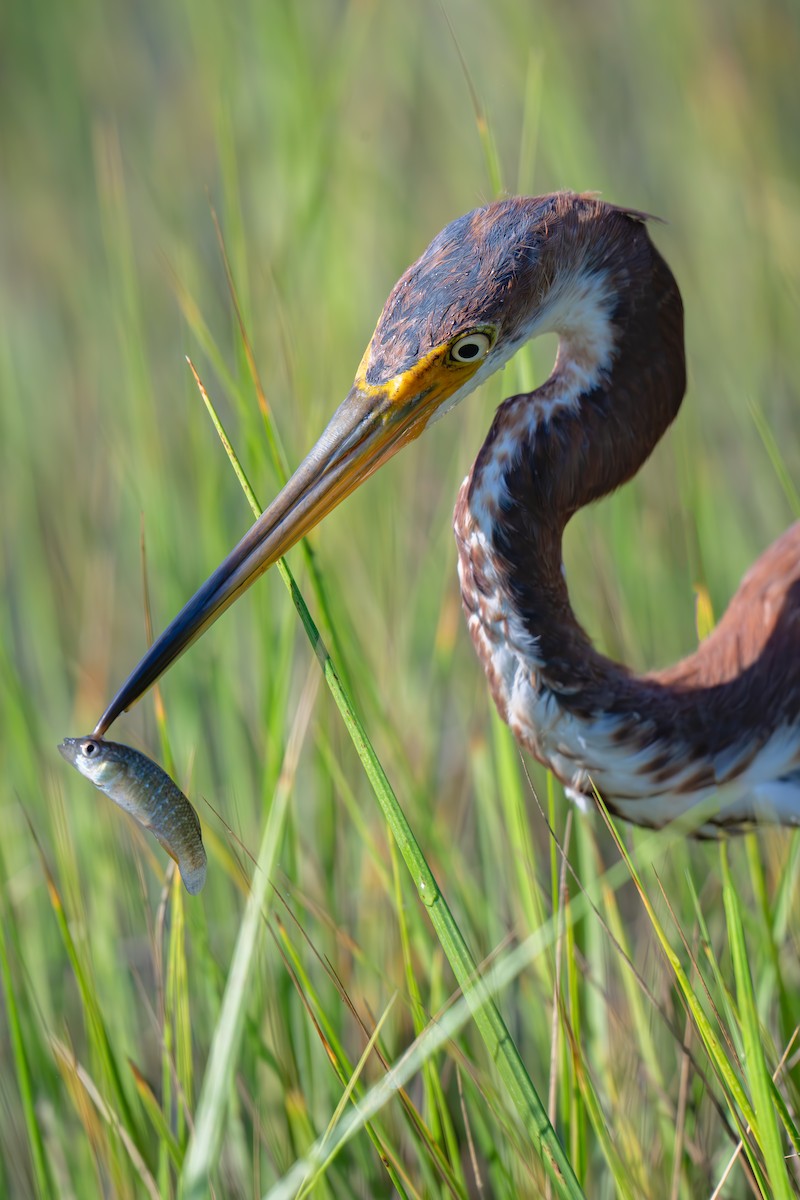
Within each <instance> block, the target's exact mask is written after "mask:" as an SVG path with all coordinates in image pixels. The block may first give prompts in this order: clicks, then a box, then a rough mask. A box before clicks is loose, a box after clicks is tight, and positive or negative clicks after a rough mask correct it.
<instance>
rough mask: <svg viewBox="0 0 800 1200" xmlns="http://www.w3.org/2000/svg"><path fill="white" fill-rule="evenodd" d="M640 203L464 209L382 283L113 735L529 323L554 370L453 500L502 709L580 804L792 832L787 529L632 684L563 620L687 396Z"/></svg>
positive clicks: (464, 567)
mask: <svg viewBox="0 0 800 1200" xmlns="http://www.w3.org/2000/svg"><path fill="white" fill-rule="evenodd" d="M645 221H646V218H645V216H644V215H643V214H642V213H639V212H635V211H632V210H627V209H622V208H617V207H615V206H613V205H610V204H605V203H603V202H601V201H599V200H597V199H595V198H594V197H591V196H581V195H576V194H574V193H568V192H564V193H557V194H555V195H551V196H543V197H537V198H517V199H510V200H504V201H500V202H498V203H495V204H490V205H487V206H485V207H484V208H479V209H476V210H475V211H474V212H472V213H469V214H468V215H467V216H465V217H462V218H460V219H459V220H457V221H454V222H453V223H452V224H451V225H449V226H448V227H447V228H446V229H445V230H443V231H442V233H441V234H439V235H438V237H436V238H435V239H434V241H433V242H432V243H431V245H430V246H429V247H428V249H427V250H426V251H425V253H424V254H423V255H422V256H421V257H420V259H419V260H418V261H417V262H416V263H414V264H413V265H412V266H411V267H410V268H409V269H408V270H407V271H406V272H405V274H404V275H403V276H402V278H401V279H400V280H399V281H398V283H397V284H396V285H395V287H394V288H393V290H392V292H391V294H390V296H389V298H388V300H387V302H386V305H385V307H384V310H383V312H382V314H381V316H380V319H379V321H378V325H377V327H376V330H375V333H374V335H373V337H372V340H371V342H370V344H369V346H368V348H367V351H366V353H365V355H364V358H363V360H362V363H361V367H360V368H359V371H358V374H357V376H356V381H355V384H354V386H353V389H352V390H351V392H350V394H349V396H348V397H347V399H346V400H345V401H344V403H343V404H342V405H341V406H340V408H339V409H338V411H337V412H336V414H335V415H334V417H333V419H332V421H331V422H330V424H329V426H328V428H327V430H326V431H325V433H324V434H323V436H322V437H321V438H320V440H319V442H318V443H317V445H316V446H315V447H314V449H313V450H312V451H311V453H310V454H309V456H308V457H307V459H306V460H305V462H304V463H303V464H302V465H301V466H300V468H299V469H298V470H297V472H296V473H295V475H294V476H293V477H292V479H291V480H290V481H289V483H288V484H287V486H286V488H284V490H283V491H282V492H281V493H280V495H279V496H278V497H277V498H276V500H275V501H273V503H272V504H271V505H270V507H269V508H268V509H267V510H266V511H265V513H264V514H263V515H262V517H261V518H260V520H259V521H258V522H257V523H256V525H255V526H254V527H253V529H251V530H250V532H249V533H248V534H247V535H246V536H245V538H244V539H243V540H242V542H240V544H239V546H237V547H236V548H235V549H234V551H233V552H232V553H231V554H230V555H229V556H228V558H227V559H226V560H225V562H224V563H223V564H222V565H221V566H220V567H219V568H218V569H217V571H215V573H214V574H213V575H212V576H211V578H210V579H209V580H208V581H207V582H206V584H204V585H203V587H202V588H201V589H200V591H199V592H198V593H197V595H196V596H195V597H194V598H193V599H192V600H191V601H190V602H189V604H188V605H187V606H186V608H185V609H184V610H183V612H182V613H181V614H179V616H178V617H177V618H176V619H175V621H173V623H172V625H170V627H169V628H168V629H167V630H166V631H165V633H164V634H162V636H161V638H159V639H158V641H157V642H156V643H155V644H154V646H153V647H152V649H151V650H150V652H149V653H148V654H147V655H146V656H145V658H144V659H143V660H142V662H141V663H140V664H139V666H138V667H137V668H136V670H135V671H134V672H133V674H132V675H131V677H130V678H129V680H128V681H127V682H126V684H125V685H124V686H123V688H122V689H121V691H120V692H119V693H118V695H117V697H116V698H115V699H114V701H113V702H112V704H111V705H110V706H109V708H108V710H107V711H106V713H105V714H104V716H103V718H102V719H101V721H100V722H99V723H98V726H97V730H96V732H97V733H98V734H100V733H103V732H104V731H105V730H106V729H107V728H108V726H109V725H110V723H111V721H113V720H114V719H115V717H116V716H117V715H118V714H119V712H121V711H122V709H123V708H125V707H127V706H128V705H129V704H130V703H132V702H133V701H134V700H135V699H136V698H137V697H138V696H139V695H140V694H141V692H142V691H143V690H144V689H145V688H146V687H147V686H149V684H150V683H152V682H153V681H154V680H155V679H156V678H157V677H158V675H159V674H160V673H161V671H163V670H164V669H165V668H166V667H167V666H169V664H170V663H171V662H172V661H174V659H175V658H176V657H177V656H178V654H180V653H181V652H182V650H183V649H185V648H186V646H188V645H189V644H190V643H191V642H192V641H193V640H194V638H195V637H197V636H198V635H199V634H200V633H201V632H202V631H203V630H204V629H205V628H206V627H207V626H208V625H209V624H210V623H211V621H213V620H214V619H215V618H216V617H217V616H218V615H219V614H220V613H221V612H222V611H223V610H224V609H225V608H226V607H227V606H228V605H229V604H230V603H232V601H233V600H234V599H235V598H236V597H237V596H238V595H239V594H240V593H241V591H243V590H244V588H245V587H247V586H248V585H249V584H250V583H251V582H252V580H253V579H255V578H256V577H257V576H258V575H259V574H260V573H261V572H262V571H264V570H265V569H266V568H267V567H268V566H269V565H270V564H271V563H272V562H274V561H275V560H276V558H277V557H278V556H279V555H280V554H282V553H284V552H285V551H286V549H287V548H288V547H289V546H290V545H291V544H292V543H293V542H294V541H296V540H297V538H298V537H300V536H302V534H303V533H304V532H306V531H307V530H308V529H309V528H310V527H311V526H312V525H313V524H315V523H316V522H317V521H318V520H319V519H320V518H321V517H322V516H323V515H324V514H325V513H326V512H327V511H329V510H330V509H331V508H332V507H333V506H334V505H335V504H336V503H338V502H339V500H341V499H342V498H343V497H344V496H345V495H347V494H348V493H349V492H350V491H352V490H353V488H354V487H356V486H358V484H359V483H360V482H361V481H362V480H363V479H365V478H367V477H368V476H369V475H370V474H371V473H372V472H373V471H374V470H376V469H377V467H378V466H380V465H381V463H382V462H384V461H386V459H387V458H388V457H390V455H391V454H393V453H395V452H396V451H397V450H398V449H399V448H400V447H401V446H402V445H405V444H406V443H407V442H409V441H410V440H412V439H413V438H415V437H417V436H418V435H419V434H420V433H421V432H422V431H423V429H424V428H425V426H426V425H427V423H428V421H429V420H431V419H433V418H434V417H438V416H440V415H442V413H444V412H446V411H447V410H448V409H450V408H452V407H453V406H454V405H455V404H456V403H458V402H459V401H460V400H461V399H463V398H464V397H465V396H466V395H467V394H468V393H469V392H470V391H472V390H473V389H474V388H475V387H476V386H477V385H478V384H479V383H480V382H482V381H483V380H484V379H485V378H486V377H487V376H488V375H490V374H491V373H492V372H493V371H495V370H497V368H498V367H500V366H502V365H503V364H504V363H505V362H506V361H507V360H508V359H509V358H510V357H511V356H512V354H513V353H514V352H515V350H516V349H517V348H518V347H519V346H520V345H521V344H522V343H523V342H525V341H526V340H527V339H528V338H530V337H533V336H535V335H536V334H537V333H542V332H548V331H554V332H556V333H557V334H558V336H559V350H558V356H557V359H556V363H555V366H554V369H553V373H552V375H551V376H550V378H549V379H548V380H547V381H546V382H545V383H544V384H543V385H542V386H541V387H539V388H537V389H536V390H535V391H534V392H531V393H529V394H525V395H519V396H512V397H511V398H509V399H508V400H506V401H504V402H503V403H502V404H501V405H500V407H499V408H498V410H497V412H496V414H495V417H494V420H493V422H492V425H491V428H490V430H489V434H488V436H487V438H486V441H485V442H484V445H483V447H482V448H481V450H480V452H479V454H478V457H477V459H476V461H475V464H474V466H473V468H472V471H471V472H470V474H469V476H468V478H467V479H466V481H465V482H464V484H463V486H462V488H461V491H460V493H459V497H458V502H457V504H456V510H455V533H456V541H457V546H458V560H459V576H460V580H461V591H462V598H463V603H464V610H465V613H466V616H467V621H468V625H469V629H470V633H471V636H472V639H473V641H474V643H475V647H476V649H477V651H478V654H479V656H480V659H481V661H482V663H483V666H484V669H485V671H486V674H487V678H488V681H489V686H490V689H491V692H492V695H493V697H494V700H495V703H496V704H497V707H498V710H499V712H500V714H501V716H502V717H503V719H504V720H506V721H507V722H508V723H509V725H510V726H511V728H512V729H513V731H514V733H515V735H516V736H517V738H518V739H519V741H520V742H521V743H522V744H523V745H524V746H525V747H526V748H527V749H528V750H530V751H531V753H532V754H534V755H535V756H536V757H537V758H538V759H540V760H541V761H542V762H543V763H545V764H546V765H547V766H549V767H550V768H551V769H552V770H553V771H554V772H555V773H556V775H558V777H559V778H560V779H561V780H562V781H563V783H564V784H565V786H566V788H567V790H568V791H569V793H570V794H571V795H573V796H574V797H575V798H577V799H579V800H583V799H586V798H590V797H591V796H592V794H593V789H594V788H596V789H597V790H598V791H599V793H600V794H601V795H602V796H603V798H604V800H605V801H606V803H607V804H608V805H609V807H611V808H612V809H613V810H614V811H615V812H617V813H619V814H620V815H621V816H623V817H624V818H626V819H627V820H630V821H634V822H636V823H638V824H642V825H653V826H660V825H662V824H664V823H665V822H666V821H668V820H670V819H672V818H674V817H676V816H679V815H681V814H683V813H685V812H687V811H688V810H691V809H692V808H693V807H695V806H696V805H697V804H700V803H702V804H703V808H702V811H701V814H700V817H699V818H698V820H697V822H696V824H697V826H698V828H697V832H700V833H701V834H713V833H716V832H718V831H719V830H720V829H722V828H726V829H730V830H736V829H740V828H745V827H747V826H748V825H750V824H752V823H754V822H758V821H777V822H781V823H786V824H797V823H800V665H799V664H800V525H796V526H794V527H793V528H792V529H790V530H789V531H788V532H787V533H785V534H784V535H783V537H782V538H780V539H779V540H778V541H777V542H776V543H775V544H774V546H772V547H771V549H770V550H768V551H767V552H766V554H764V555H763V556H762V558H761V559H759V561H758V562H757V563H756V564H755V566H754V567H753V568H752V569H751V571H750V572H749V574H748V575H747V577H746V578H745V580H744V582H743V584H742V586H741V588H740V589H739V591H738V592H737V594H736V596H735V597H734V599H733V601H732V602H731V605H730V607H729V609H728V611H727V613H726V614H725V616H724V617H723V619H722V620H721V622H720V624H719V626H718V627H717V629H716V630H715V632H714V633H713V634H712V635H711V636H710V637H709V638H708V639H707V640H706V641H705V642H703V643H702V644H701V646H700V647H699V648H698V649H697V650H696V651H695V653H694V654H692V655H690V656H689V657H688V658H686V659H684V660H683V661H682V662H680V663H678V664H677V665H676V666H674V667H671V668H669V669H668V670H665V671H660V672H655V673H653V674H650V675H644V676H636V675H634V674H632V673H631V672H629V671H628V670H627V669H626V668H625V667H624V666H622V665H620V664H619V663H616V662H614V661H612V660H611V659H609V658H606V657H605V656H604V655H602V654H600V653H599V652H598V651H597V650H595V649H594V647H593V646H592V644H591V642H590V641H589V639H588V637H587V636H586V634H585V633H584V631H583V630H582V629H581V627H580V625H579V623H578V621H577V620H576V618H575V615H574V613H573V611H572V608H571V605H570V601H569V595H568V592H567V586H566V582H565V579H564V575H563V568H562V559H561V541H562V535H563V531H564V527H565V526H566V523H567V521H568V520H569V519H570V518H571V517H572V516H573V515H574V514H575V512H577V510H578V509H579V508H581V507H582V506H583V505H585V504H588V503H591V502H592V501H593V500H596V499H598V498H599V497H601V496H604V495H606V494H607V493H608V492H610V491H612V490H613V489H614V488H616V487H618V486H619V485H620V484H622V483H624V482H625V481H626V480H628V479H630V478H631V476H632V475H634V474H635V473H636V471H638V469H639V468H640V467H641V465H642V464H643V463H644V461H645V460H646V459H647V457H648V456H649V454H650V453H651V451H652V450H653V448H654V446H655V445H656V444H657V442H658V441H659V439H660V438H661V437H662V436H663V434H664V433H665V432H666V430H667V428H668V427H669V425H670V423H671V422H672V421H673V419H674V418H675V416H676V414H677V412H678V409H679V407H680V404H681V401H682V398H683V394H684V389H685V363H684V346H683V306H682V303H681V298H680V292H679V290H678V287H677V284H676V283H675V280H674V278H673V276H672V274H671V272H670V270H669V268H668V266H667V265H666V263H665V262H664V260H663V259H662V257H661V256H660V254H659V253H658V251H657V250H656V249H655V247H654V246H653V244H652V242H651V240H650V237H649V234H648V231H647V228H646V225H645Z"/></svg>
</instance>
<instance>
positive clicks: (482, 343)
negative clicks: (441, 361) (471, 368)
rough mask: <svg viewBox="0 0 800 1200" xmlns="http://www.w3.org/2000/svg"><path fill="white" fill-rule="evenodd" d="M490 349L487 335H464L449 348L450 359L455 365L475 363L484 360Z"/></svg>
mask: <svg viewBox="0 0 800 1200" xmlns="http://www.w3.org/2000/svg"><path fill="white" fill-rule="evenodd" d="M491 348H492V339H491V338H490V337H489V335H488V333H480V332H479V333H465V334H464V336H463V337H460V338H459V339H458V341H457V342H453V344H452V346H451V347H450V358H451V359H452V360H453V362H457V363H475V362H480V361H481V359H484V358H486V355H487V354H488V353H489V351H490V350H491Z"/></svg>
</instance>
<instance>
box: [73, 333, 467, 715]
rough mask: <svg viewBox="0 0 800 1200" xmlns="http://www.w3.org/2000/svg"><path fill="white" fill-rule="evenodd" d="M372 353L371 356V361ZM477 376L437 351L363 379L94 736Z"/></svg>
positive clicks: (155, 648) (144, 662)
mask: <svg viewBox="0 0 800 1200" xmlns="http://www.w3.org/2000/svg"><path fill="white" fill-rule="evenodd" d="M366 359H367V355H365V356H364V362H366ZM468 374H471V372H463V371H453V370H451V369H448V368H447V367H446V366H445V365H444V364H443V363H442V356H441V354H440V353H439V352H435V351H434V352H431V354H429V355H428V356H426V358H423V359H422V360H420V361H419V362H418V363H416V364H415V365H414V366H413V367H412V368H410V370H408V371H406V372H404V373H403V374H401V375H398V376H395V378H394V379H391V380H390V381H389V382H388V383H387V384H382V385H380V386H375V385H369V384H367V383H366V379H365V372H364V364H363V363H362V367H361V369H360V370H359V374H358V376H357V378H356V382H355V384H354V386H353V388H352V390H351V391H350V394H349V395H348V396H347V399H346V400H345V401H344V402H343V403H342V404H341V405H340V406H339V408H338V410H337V411H336V413H335V414H334V416H333V418H332V420H331V421H330V423H329V425H328V427H327V429H326V430H325V432H324V433H323V434H322V437H321V438H320V439H319V441H318V442H317V444H316V445H315V446H314V448H313V449H312V451H311V452H310V454H309V455H308V457H307V458H306V459H305V461H304V462H303V463H302V464H301V465H300V466H299V467H298V469H297V470H296V471H295V473H294V475H292V477H291V479H290V480H289V481H288V483H287V484H286V486H285V487H284V488H283V490H282V491H281V492H279V494H278V495H277V497H276V498H275V499H274V500H273V502H272V503H271V504H270V506H269V507H268V508H267V509H266V510H265V511H264V512H263V513H262V515H261V516H260V517H259V519H258V520H257V521H256V523H255V524H254V525H253V526H252V528H251V529H250V530H249V532H248V533H246V534H245V536H244V537H243V538H242V540H241V541H240V542H239V544H238V546H236V548H235V549H234V550H232V551H231V553H230V554H229V555H228V557H227V558H226V559H225V560H224V562H222V563H221V564H220V565H219V566H218V567H217V569H216V571H214V573H213V575H211V576H210V578H208V579H207V580H206V582H205V583H204V584H203V586H202V587H201V588H200V590H199V591H198V592H197V593H196V594H195V595H194V596H193V597H192V599H191V600H190V601H189V602H188V604H186V605H185V607H184V608H183V609H182V611H181V612H180V613H178V615H177V617H175V619H174V620H173V621H172V623H171V624H170V625H168V626H167V628H166V629H165V630H164V632H163V633H162V634H161V636H160V637H159V638H157V639H156V641H155V642H154V643H153V645H152V646H151V647H150V649H149V650H148V652H147V653H146V654H145V656H144V658H143V659H142V661H141V662H140V663H139V665H138V666H137V667H135V668H134V670H133V671H132V673H131V674H130V675H129V677H128V679H127V680H126V681H125V683H124V684H123V685H122V687H121V688H120V690H119V691H118V692H117V694H116V696H115V697H114V699H113V700H112V701H111V703H110V704H109V706H108V708H107V709H106V711H105V712H104V713H103V716H102V717H101V718H100V720H99V721H98V723H97V725H96V727H95V730H94V734H95V736H96V737H102V736H103V734H105V732H106V730H107V729H108V728H109V726H110V725H111V724H112V722H113V721H115V720H116V718H117V717H118V716H119V715H120V713H122V712H123V711H124V710H125V709H128V708H130V707H131V705H132V704H134V703H135V702H136V701H137V700H138V699H139V697H140V696H141V695H142V694H143V693H144V692H146V691H147V689H148V688H149V687H151V686H152V684H154V683H155V682H156V680H157V679H158V678H159V677H160V676H161V675H162V674H163V672H164V671H166V670H167V668H168V667H170V666H171V665H172V663H174V662H175V660H176V659H177V658H178V657H179V656H180V655H181V654H182V653H183V652H184V650H186V649H187V648H188V647H189V646H190V645H191V644H192V642H194V641H195V640H196V639H197V638H199V637H200V635H201V634H202V633H204V632H205V630H206V629H208V627H209V625H211V624H213V622H214V621H216V619H217V617H219V616H220V615H221V614H222V613H223V612H224V611H225V609H226V608H228V606H229V605H231V604H233V602H234V600H236V599H237V598H238V597H239V596H241V594H242V592H244V591H245V590H246V589H247V588H248V587H249V586H250V584H251V583H253V582H254V581H255V580H256V579H258V577H259V575H262V574H263V572H264V571H266V570H267V568H268V567H270V566H272V564H273V563H275V562H276V561H277V560H278V559H279V558H280V557H281V556H282V555H284V554H285V553H286V551H287V550H288V549H289V548H290V547H291V546H293V545H294V543H295V542H297V541H298V540H299V539H300V538H301V537H303V536H304V535H305V534H306V533H308V532H309V530H311V529H313V528H314V526H315V525H316V524H317V523H318V522H319V521H321V520H322V518H323V517H324V516H326V514H327V513H329V512H331V511H332V509H334V508H335V507H336V505H337V504H339V503H340V501H342V500H343V499H344V498H345V496H348V495H349V494H350V493H351V492H352V491H354V490H355V489H356V488H357V487H358V486H359V484H361V483H363V482H364V480H365V479H367V478H369V476H370V475H371V474H372V473H373V471H376V470H377V469H378V467H380V466H381V465H382V464H383V463H384V462H386V461H387V459H389V458H391V456H392V455H393V454H395V453H396V452H397V451H398V450H399V449H400V447H401V446H403V445H405V444H406V442H409V441H411V440H412V439H413V438H415V437H418V436H419V434H420V433H421V432H422V430H423V429H424V428H425V425H426V424H427V423H428V421H429V420H430V418H431V416H432V415H433V414H434V412H435V411H436V409H437V408H438V407H439V406H440V405H441V404H442V403H443V402H444V401H445V400H446V399H448V398H449V397H450V396H452V395H453V394H454V393H455V392H456V391H458V390H459V389H460V388H461V387H462V386H463V384H464V383H465V382H466V378H465V376H466V375H468Z"/></svg>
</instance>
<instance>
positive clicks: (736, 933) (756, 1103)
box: [720, 842, 795, 1200]
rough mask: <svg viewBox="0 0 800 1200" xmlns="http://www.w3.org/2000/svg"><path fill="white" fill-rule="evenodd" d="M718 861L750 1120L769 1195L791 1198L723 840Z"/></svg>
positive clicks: (777, 1198) (726, 848) (771, 1088)
mask: <svg viewBox="0 0 800 1200" xmlns="http://www.w3.org/2000/svg"><path fill="white" fill-rule="evenodd" d="M720 864H721V868H722V880H723V899H724V902H725V913H726V915H727V918H728V937H729V940H730V948H731V958H732V960H733V970H734V974H735V976H736V992H737V996H738V1001H739V1019H740V1021H741V1028H742V1035H743V1038H744V1050H745V1069H746V1072H747V1077H748V1079H749V1081H750V1088H751V1090H752V1093H753V1108H754V1113H753V1117H752V1119H751V1122H750V1124H751V1128H752V1131H753V1134H754V1135H755V1138H756V1140H757V1142H758V1144H759V1146H760V1148H761V1151H762V1153H763V1155H764V1161H765V1164H766V1168H767V1175H768V1178H769V1188H770V1195H771V1196H774V1197H775V1200H791V1197H792V1196H793V1195H795V1192H794V1189H793V1188H792V1186H791V1184H790V1182H789V1177H788V1175H787V1171H786V1163H785V1160H784V1156H783V1147H782V1145H781V1136H780V1129H779V1125H778V1119H777V1115H776V1112H775V1106H774V1104H773V1089H774V1085H773V1082H772V1075H771V1072H770V1070H769V1067H768V1066H767V1062H766V1059H765V1056H764V1047H763V1046H762V1044H761V1029H760V1024H759V1019H758V1012H757V1010H756V1003H755V993H754V991H753V980H752V977H751V975H750V965H749V962H748V955H747V947H746V945H745V938H744V929H743V927H742V911H741V906H740V903H739V895H738V892H737V890H736V887H735V885H734V883H733V880H732V878H731V871H730V863H729V860H728V846H727V843H726V842H722V843H721V844H720Z"/></svg>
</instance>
